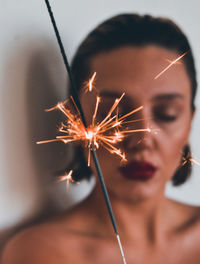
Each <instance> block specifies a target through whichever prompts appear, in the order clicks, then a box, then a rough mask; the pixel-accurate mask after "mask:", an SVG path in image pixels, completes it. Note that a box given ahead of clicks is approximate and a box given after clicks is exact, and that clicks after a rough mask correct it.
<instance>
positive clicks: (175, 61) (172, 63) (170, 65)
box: [154, 51, 188, 80]
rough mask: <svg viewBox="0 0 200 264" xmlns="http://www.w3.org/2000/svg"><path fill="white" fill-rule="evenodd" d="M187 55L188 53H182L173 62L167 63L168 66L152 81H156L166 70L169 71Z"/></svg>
mask: <svg viewBox="0 0 200 264" xmlns="http://www.w3.org/2000/svg"><path fill="white" fill-rule="evenodd" d="M187 53H188V51H187V52H185V53H183V54H182V55H180V56H179V57H178V58H176V59H175V60H173V61H169V62H170V64H169V65H168V66H167V67H166V68H165V69H164V70H162V71H161V72H160V73H159V74H158V75H156V77H154V80H156V79H158V78H159V77H160V76H161V75H162V74H163V73H165V72H166V71H167V70H169V68H171V67H172V66H173V65H174V64H177V63H178V62H179V60H180V59H182V58H183V57H184V56H185V55H186V54H187Z"/></svg>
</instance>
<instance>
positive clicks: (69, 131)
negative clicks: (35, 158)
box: [37, 93, 151, 166]
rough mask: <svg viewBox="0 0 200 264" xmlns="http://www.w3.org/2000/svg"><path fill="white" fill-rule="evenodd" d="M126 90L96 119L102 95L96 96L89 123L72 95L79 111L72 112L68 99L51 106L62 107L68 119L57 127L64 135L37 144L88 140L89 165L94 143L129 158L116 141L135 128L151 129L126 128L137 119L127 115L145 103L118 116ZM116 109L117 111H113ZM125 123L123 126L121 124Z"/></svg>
mask: <svg viewBox="0 0 200 264" xmlns="http://www.w3.org/2000/svg"><path fill="white" fill-rule="evenodd" d="M123 96H124V93H123V94H122V95H121V97H120V98H116V99H115V102H114V103H113V105H112V106H111V108H110V110H109V111H108V114H107V115H106V116H105V118H104V119H103V120H102V121H101V122H96V116H97V112H98V107H99V104H100V97H99V96H97V97H96V105H95V110H94V114H93V116H92V122H91V124H90V125H89V126H88V127H85V126H84V125H83V122H82V120H81V116H80V112H79V111H78V109H77V106H76V104H75V102H74V100H73V98H71V99H72V103H73V105H74V106H75V107H74V108H73V109H75V111H76V113H75V114H74V113H73V112H72V109H71V108H70V107H69V105H68V107H67V106H66V101H65V102H64V103H62V102H59V103H58V104H57V105H56V106H55V107H53V108H51V109H49V110H48V111H51V110H55V109H59V110H60V111H61V112H62V113H63V114H64V115H65V116H66V121H65V122H64V123H61V124H60V127H59V129H58V131H59V132H61V133H62V135H61V136H57V137H56V138H55V139H51V140H44V141H39V142H37V144H43V143H49V142H55V141H62V142H64V143H69V142H73V141H82V142H84V143H85V146H86V147H87V148H88V166H89V165H90V151H91V150H90V148H91V144H92V143H93V144H94V146H95V148H96V149H98V148H99V147H100V145H101V146H102V147H104V148H105V149H106V150H108V151H109V152H110V153H113V154H116V155H118V156H119V157H120V158H121V159H122V160H126V156H125V153H124V152H122V151H121V149H120V148H118V147H116V146H115V145H116V144H118V143H119V142H121V141H122V140H123V139H124V137H126V136H128V135H130V134H133V133H136V132H143V131H146V132H150V131H151V129H149V128H144V129H129V128H128V127H126V128H125V126H124V125H125V124H126V123H131V122H136V121H137V120H132V121H126V118H127V117H130V116H131V115H133V114H134V113H136V112H138V111H140V110H141V109H142V108H143V106H140V107H138V108H136V109H134V110H133V111H131V112H129V113H127V114H125V115H123V116H121V117H119V116H118V110H117V107H118V105H119V103H120V101H121V100H122V98H123ZM115 110H117V113H116V114H114V111H115ZM122 126H124V127H122Z"/></svg>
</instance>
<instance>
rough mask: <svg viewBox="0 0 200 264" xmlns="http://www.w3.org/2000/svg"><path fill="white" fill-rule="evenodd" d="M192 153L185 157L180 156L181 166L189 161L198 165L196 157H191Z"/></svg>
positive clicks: (199, 164)
mask: <svg viewBox="0 0 200 264" xmlns="http://www.w3.org/2000/svg"><path fill="white" fill-rule="evenodd" d="M192 156H193V155H191V154H190V153H189V154H188V155H187V156H186V157H182V160H183V162H182V164H181V167H183V166H184V165H185V164H186V163H190V164H196V165H198V166H200V162H199V161H197V159H195V158H194V157H192Z"/></svg>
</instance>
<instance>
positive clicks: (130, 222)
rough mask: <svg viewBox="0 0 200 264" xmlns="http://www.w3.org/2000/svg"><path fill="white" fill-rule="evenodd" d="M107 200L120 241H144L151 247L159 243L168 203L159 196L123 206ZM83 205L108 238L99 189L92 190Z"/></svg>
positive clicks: (108, 226)
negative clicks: (151, 244)
mask: <svg viewBox="0 0 200 264" xmlns="http://www.w3.org/2000/svg"><path fill="white" fill-rule="evenodd" d="M110 200H111V204H112V208H113V212H114V215H115V218H116V222H117V226H118V230H119V233H120V236H121V237H122V238H123V239H124V240H129V241H130V240H134V241H137V242H138V241H139V240H142V241H144V240H145V241H150V242H151V243H152V242H153V241H154V242H156V243H157V242H159V241H160V237H162V234H163V232H165V231H166V227H167V226H168V225H166V222H167V221H168V218H167V213H168V200H167V199H166V198H165V197H164V195H163V193H160V194H157V196H156V197H153V198H148V199H146V200H143V201H137V202H135V201H133V202H130V201H129V202H127V201H124V200H123V199H119V198H118V197H115V196H114V195H112V194H110ZM86 203H87V208H89V209H88V210H90V215H91V214H93V215H95V218H96V219H97V223H98V227H99V228H100V231H101V232H103V233H104V234H107V235H108V234H112V232H113V230H112V226H111V221H110V219H109V213H108V211H107V208H106V203H105V200H104V197H103V194H102V191H101V190H100V186H98V185H97V186H96V187H95V189H94V191H93V193H92V194H91V196H90V197H89V198H88V199H87V200H86Z"/></svg>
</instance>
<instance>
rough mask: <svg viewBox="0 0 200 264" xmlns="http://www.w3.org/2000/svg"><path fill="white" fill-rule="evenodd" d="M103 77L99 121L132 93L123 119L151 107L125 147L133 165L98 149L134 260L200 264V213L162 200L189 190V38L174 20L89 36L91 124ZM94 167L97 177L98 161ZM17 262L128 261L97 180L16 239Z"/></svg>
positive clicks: (192, 85) (141, 22)
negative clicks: (171, 188)
mask: <svg viewBox="0 0 200 264" xmlns="http://www.w3.org/2000/svg"><path fill="white" fill-rule="evenodd" d="M185 52H188V53H187V54H186V55H185V56H184V57H183V58H182V59H181V60H179V62H178V63H176V64H174V65H173V66H172V67H171V68H169V69H168V70H167V71H166V72H165V73H163V74H162V75H160V76H159V77H158V78H155V77H156V76H157V75H158V74H159V73H160V72H162V70H163V69H164V68H165V67H166V65H168V64H169V62H166V59H167V60H170V61H172V60H174V59H176V58H177V57H178V56H179V55H181V54H183V53H185ZM95 71H96V72H97V78H96V83H95V87H96V88H97V90H98V91H99V93H100V95H101V97H102V101H103V103H102V107H101V108H100V110H99V116H98V117H97V118H99V120H101V119H102V118H103V117H104V116H105V115H106V113H107V112H108V110H109V108H110V106H111V105H112V103H113V101H114V99H115V98H116V97H119V96H120V95H121V94H122V93H123V92H125V96H124V98H123V100H122V102H121V103H120V107H119V112H120V114H124V113H127V112H129V111H131V110H132V109H134V108H136V107H138V106H141V105H143V106H144V107H143V109H142V110H141V111H140V112H138V113H137V114H136V115H135V118H136V119H140V122H137V123H135V124H134V126H133V125H131V126H130V127H132V126H133V127H134V128H146V127H151V129H152V133H147V132H141V133H137V134H134V135H131V136H130V137H128V138H127V139H126V140H125V141H124V142H123V143H122V146H121V148H122V149H123V150H124V151H125V152H126V155H127V159H128V162H127V163H120V162H119V159H118V158H116V157H115V156H114V155H111V154H110V153H108V152H107V151H106V150H104V149H103V148H101V149H100V150H98V157H99V161H100V164H101V168H102V171H103V175H104V178H105V182H106V185H107V188H108V192H109V195H110V199H111V203H112V207H113V210H114V213H115V217H116V220H117V224H118V228H119V232H120V237H121V241H122V244H123V247H124V251H125V256H126V260H127V263H132V264H134V263H148V264H151V263H154V264H155V263H165V264H172V263H176V264H179V263H181V264H184V263H193V264H197V263H200V250H199V249H200V246H199V245H200V224H199V219H200V209H199V207H193V206H188V205H185V204H181V203H178V202H175V201H172V200H169V199H167V198H166V197H165V196H164V189H165V185H166V183H167V182H168V181H169V180H172V181H173V183H174V185H180V184H183V183H184V182H185V181H186V180H187V178H188V176H189V172H190V169H191V167H190V163H189V162H187V163H186V164H185V165H184V166H181V163H182V162H183V160H184V159H187V158H188V156H189V155H190V150H189V134H190V127H191V122H192V119H193V115H194V111H195V107H194V98H195V94H196V86H197V84H196V73H195V67H194V61H193V56H192V52H191V49H190V46H189V43H188V41H187V39H186V37H185V36H184V34H183V33H182V31H181V30H180V29H179V28H178V27H177V26H176V25H175V24H174V23H172V22H171V21H169V20H167V19H161V18H153V17H150V16H138V15H131V14H127V15H119V16H116V17H113V18H111V19H109V20H107V21H105V22H104V23H103V24H101V25H100V26H98V27H97V28H96V29H95V30H94V31H93V32H91V33H90V34H89V35H88V36H87V38H86V39H85V40H84V41H83V43H82V44H81V46H80V47H79V49H78V51H77V53H76V55H75V57H74V60H73V63H72V72H73V76H74V80H75V81H76V85H77V87H79V88H80V90H79V91H80V99H81V103H82V106H83V110H84V113H85V116H86V119H87V122H88V123H89V121H90V120H91V118H92V111H91V105H94V104H95V97H94V96H92V95H90V94H87V95H85V93H84V91H83V89H81V88H82V86H83V85H82V84H83V82H84V81H85V80H87V79H88V78H89V76H91V75H92V73H93V72H95ZM90 96H91V98H90ZM88 102H90V104H88ZM154 131H156V133H154ZM82 152H83V151H82V149H81V147H77V155H76V159H75V162H74V164H73V166H74V170H75V171H76V172H75V174H77V175H79V176H80V175H81V177H89V174H90V172H89V170H88V169H87V166H86V165H85V159H86V155H87V153H84V156H85V158H83V153H82ZM78 158H79V160H78ZM91 170H92V172H93V173H94V174H95V173H96V171H95V168H94V164H93V163H92V164H91ZM11 263H12V264H18V263H20V264H23V263H29V264H32V263H37V264H40V263H41V264H44V263H48V264H51V263H53V264H55V263H56V264H63V263H65V264H66V263H70V264H72V263H74V264H76V263H82V264H84V263H96V264H98V263H101V264H102V263H116V264H118V263H122V260H121V256H120V251H119V248H118V245H117V242H116V239H115V236H114V235H113V229H112V226H111V223H110V220H109V217H108V213H107V209H106V206H105V202H104V199H103V195H102V192H101V190H100V186H99V182H98V180H97V184H96V186H95V188H94V190H93V192H92V194H91V195H90V196H89V197H88V198H87V199H85V200H84V201H83V202H82V203H80V204H79V205H77V206H76V207H74V208H73V209H71V210H70V211H68V212H65V213H64V214H62V215H60V216H57V217H55V218H53V219H50V220H48V221H46V222H44V223H41V224H40V225H37V226H34V227H30V228H28V229H26V230H24V231H23V232H21V233H20V234H18V235H17V236H16V237H14V238H13V239H12V240H11V241H10V242H9V243H8V245H7V247H6V248H5V250H4V253H3V257H2V264H11Z"/></svg>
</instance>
